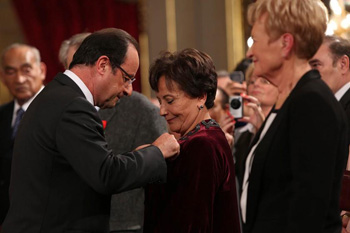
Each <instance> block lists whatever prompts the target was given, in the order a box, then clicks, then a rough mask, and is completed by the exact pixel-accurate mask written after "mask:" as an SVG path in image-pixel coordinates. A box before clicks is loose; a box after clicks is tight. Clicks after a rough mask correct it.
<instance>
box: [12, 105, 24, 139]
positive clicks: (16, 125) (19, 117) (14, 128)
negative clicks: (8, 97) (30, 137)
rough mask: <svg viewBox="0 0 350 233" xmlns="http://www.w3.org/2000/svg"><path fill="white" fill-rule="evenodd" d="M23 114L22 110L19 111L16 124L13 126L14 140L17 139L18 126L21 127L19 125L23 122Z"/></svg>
mask: <svg viewBox="0 0 350 233" xmlns="http://www.w3.org/2000/svg"><path fill="white" fill-rule="evenodd" d="M23 114H24V110H23V109H22V108H20V109H18V110H17V116H16V120H15V124H14V125H13V129H12V139H14V138H15V137H16V134H17V130H18V126H19V123H20V122H21V119H22V117H23Z"/></svg>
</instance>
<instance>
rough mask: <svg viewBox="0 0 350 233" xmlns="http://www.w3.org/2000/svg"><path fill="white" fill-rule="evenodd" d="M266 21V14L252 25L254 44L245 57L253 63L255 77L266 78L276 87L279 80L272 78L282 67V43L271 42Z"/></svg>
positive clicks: (278, 41) (277, 41) (278, 40)
mask: <svg viewBox="0 0 350 233" xmlns="http://www.w3.org/2000/svg"><path fill="white" fill-rule="evenodd" d="M266 20H267V14H264V15H263V16H261V18H260V19H259V20H257V21H256V22H255V23H254V25H253V28H252V33H251V35H252V38H253V41H254V43H253V45H252V46H251V47H250V49H249V50H248V52H247V57H249V58H251V59H252V60H253V62H254V74H255V75H257V76H264V77H268V79H269V80H270V81H272V82H273V83H274V84H276V85H278V82H279V80H275V79H274V78H275V77H276V76H277V74H278V73H279V71H280V70H281V67H282V65H283V57H282V56H281V55H282V54H281V47H282V43H281V41H280V39H277V40H274V41H271V38H270V36H269V35H268V33H267V31H266V28H265V22H266Z"/></svg>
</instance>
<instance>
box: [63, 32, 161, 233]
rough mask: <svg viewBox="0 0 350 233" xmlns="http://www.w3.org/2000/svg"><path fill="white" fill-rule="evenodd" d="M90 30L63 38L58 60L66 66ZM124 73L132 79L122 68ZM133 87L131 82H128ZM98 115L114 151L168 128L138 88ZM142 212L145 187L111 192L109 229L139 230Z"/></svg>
mask: <svg viewBox="0 0 350 233" xmlns="http://www.w3.org/2000/svg"><path fill="white" fill-rule="evenodd" d="M90 34H91V33H87V32H85V33H79V34H75V35H73V36H72V37H70V38H69V39H68V40H65V41H63V42H62V44H61V48H60V50H59V60H60V62H61V63H62V65H63V66H64V68H65V69H68V67H69V65H70V63H71V62H72V60H73V55H74V53H75V52H76V51H77V49H78V48H79V46H80V45H81V43H82V42H83V40H84V39H85V38H86V37H87V36H89V35H90ZM125 76H129V78H130V79H133V80H135V79H134V78H133V77H132V76H131V75H128V74H127V72H125ZM128 87H129V88H132V86H131V85H128ZM98 113H99V115H100V117H101V119H102V120H103V121H105V136H106V141H107V143H108V146H109V148H110V149H112V150H113V152H114V153H123V152H125V151H131V150H133V149H135V148H136V147H138V146H140V145H143V144H149V143H151V142H153V141H154V140H155V139H156V138H158V137H159V136H160V135H161V134H163V133H164V132H166V131H167V125H166V121H165V119H164V118H163V117H162V116H160V115H159V108H157V107H156V106H155V105H154V104H153V103H151V102H150V101H149V100H148V99H147V97H146V96H144V95H142V94H141V93H139V92H137V91H132V95H131V96H128V97H127V98H122V99H120V100H119V101H118V103H117V104H116V106H115V107H114V108H108V109H100V110H99V111H98ZM143 216H144V189H143V188H137V189H133V190H130V191H127V192H123V193H119V194H114V195H112V200H111V216H110V221H109V222H110V226H109V227H110V232H111V233H126V232H127V233H142V231H143Z"/></svg>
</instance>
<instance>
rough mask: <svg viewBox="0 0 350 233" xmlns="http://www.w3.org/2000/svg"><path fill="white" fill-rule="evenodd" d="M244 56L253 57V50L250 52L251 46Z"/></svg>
mask: <svg viewBox="0 0 350 233" xmlns="http://www.w3.org/2000/svg"><path fill="white" fill-rule="evenodd" d="M246 57H248V58H252V57H253V52H252V47H250V48H249V49H248V51H247V53H246Z"/></svg>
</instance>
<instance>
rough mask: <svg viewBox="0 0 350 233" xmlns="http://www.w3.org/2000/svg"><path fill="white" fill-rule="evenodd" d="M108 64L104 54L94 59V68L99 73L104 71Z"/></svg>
mask: <svg viewBox="0 0 350 233" xmlns="http://www.w3.org/2000/svg"><path fill="white" fill-rule="evenodd" d="M109 64H110V62H109V58H108V57H107V56H105V55H103V56H101V57H99V58H98V59H97V61H96V69H97V72H98V73H100V74H101V75H102V74H104V73H105V72H106V69H107V68H108V65H109Z"/></svg>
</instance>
